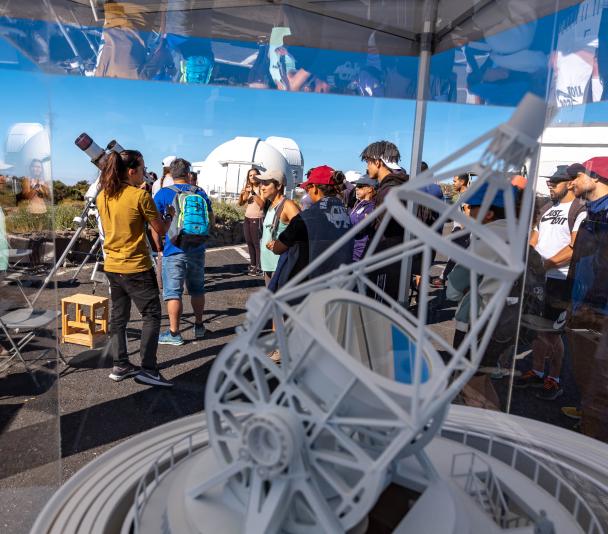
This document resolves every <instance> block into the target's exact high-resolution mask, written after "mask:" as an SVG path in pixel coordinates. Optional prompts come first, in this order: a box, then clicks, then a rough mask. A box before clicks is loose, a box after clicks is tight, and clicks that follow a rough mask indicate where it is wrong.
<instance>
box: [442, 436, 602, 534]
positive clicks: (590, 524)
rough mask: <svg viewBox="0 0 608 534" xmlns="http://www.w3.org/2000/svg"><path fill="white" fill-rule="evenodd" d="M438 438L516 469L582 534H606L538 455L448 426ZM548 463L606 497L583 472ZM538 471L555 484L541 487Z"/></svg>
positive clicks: (515, 445)
mask: <svg viewBox="0 0 608 534" xmlns="http://www.w3.org/2000/svg"><path fill="white" fill-rule="evenodd" d="M441 435H442V437H444V438H446V439H450V440H452V441H457V442H459V443H462V444H464V445H467V446H469V447H473V448H474V449H477V450H478V451H480V452H482V453H484V454H487V455H488V456H491V457H492V458H494V459H496V460H498V461H500V462H502V463H505V464H507V465H509V466H511V468H513V469H515V470H516V471H517V472H519V473H521V474H522V475H524V476H525V477H526V478H528V479H529V480H532V481H533V482H534V483H535V484H537V485H538V486H540V487H541V488H542V489H543V490H545V491H546V492H547V493H549V494H550V495H551V496H552V497H554V498H555V499H557V501H558V502H559V503H560V504H561V505H562V506H563V508H564V509H566V510H567V511H568V512H569V513H570V514H571V515H572V516H573V517H574V519H575V521H576V522H577V524H578V525H579V526H580V527H581V529H582V531H583V532H584V533H585V534H605V530H604V528H603V527H602V526H601V523H600V522H599V520H598V518H597V516H596V514H595V513H594V512H593V510H592V509H591V507H590V506H589V505H588V504H587V501H586V500H585V499H584V498H583V497H582V496H581V495H580V494H579V493H578V491H576V490H575V489H574V487H573V486H572V485H571V484H569V483H568V482H566V480H564V479H563V478H562V477H560V476H559V475H558V474H557V473H556V472H555V471H554V470H552V469H550V468H549V467H548V462H544V461H541V460H538V459H537V458H536V456H537V455H538V456H542V454H540V453H537V452H535V451H533V450H530V449H528V448H526V447H524V446H521V445H519V444H517V443H515V442H513V441H509V440H507V439H502V438H499V437H498V436H494V435H487V434H483V433H481V432H475V431H471V430H463V429H461V428H458V427H454V426H450V425H449V424H446V425H444V426H443V428H442V430H441ZM471 438H472V439H471ZM499 447H500V448H502V451H501V452H502V453H505V451H509V452H507V454H509V455H510V456H509V457H505V455H504V454H500V453H499V451H498V448H499ZM548 461H551V462H553V463H555V464H557V465H560V466H561V467H563V468H564V469H566V470H567V471H571V472H573V473H575V474H577V475H579V476H581V477H583V478H585V480H586V481H587V482H590V483H591V484H593V485H594V486H595V487H596V488H597V489H599V490H600V491H601V492H602V493H604V494H606V493H607V492H606V488H605V487H604V486H603V485H601V484H600V483H599V482H598V481H596V480H594V479H593V478H592V477H590V476H588V475H586V474H585V473H583V472H582V471H579V470H577V469H575V468H573V467H572V466H569V465H567V464H565V463H563V462H560V461H559V460H556V459H550V460H548ZM524 465H527V466H531V469H524V468H523V466H524ZM541 469H542V470H544V471H545V472H546V477H547V478H548V479H549V480H550V479H551V478H553V479H554V480H555V484H548V483H543V482H542V481H541ZM568 493H569V494H570V495H571V496H572V497H571V501H572V505H571V507H570V506H567V505H566V503H565V502H564V500H566V495H567V494H568ZM562 496H564V500H562V499H561V497H562ZM585 516H586V517H585Z"/></svg>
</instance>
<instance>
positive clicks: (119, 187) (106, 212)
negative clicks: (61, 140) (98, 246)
mask: <svg viewBox="0 0 608 534" xmlns="http://www.w3.org/2000/svg"><path fill="white" fill-rule="evenodd" d="M144 173H145V167H144V159H143V156H142V155H141V153H140V152H138V151H137V150H124V151H122V152H120V154H119V153H117V152H111V153H110V154H109V155H108V157H107V160H106V162H105V164H104V167H103V171H102V173H101V179H100V183H99V187H100V193H99V195H98V196H97V209H98V211H99V217H100V219H101V224H102V227H103V231H104V235H105V238H104V244H103V249H104V252H105V260H104V271H105V273H106V275H107V277H108V280H109V281H110V297H111V299H112V315H111V319H110V332H111V340H110V347H111V350H112V357H113V359H114V367H113V369H112V373H111V374H110V378H111V379H112V380H115V381H116V382H120V381H121V380H124V379H125V378H128V377H131V376H134V377H135V381H136V382H139V383H141V384H147V385H151V386H160V387H172V386H173V384H172V383H171V382H169V381H168V380H166V379H165V378H163V377H162V375H161V374H160V372H159V370H158V367H157V364H156V349H157V347H158V333H159V331H160V319H161V306H160V298H159V291H158V284H157V282H156V275H155V274H154V269H153V268H152V258H151V255H150V249H149V247H148V242H147V240H146V223H149V224H150V226H151V227H152V228H153V229H154V230H155V231H156V232H157V233H158V234H160V235H164V234H165V233H166V232H167V230H168V228H169V226H170V224H171V220H170V219H171V215H169V216H168V217H167V219H168V220H163V219H161V217H160V215H159V213H158V211H157V210H156V206H155V205H154V201H153V200H152V197H151V196H150V194H149V193H148V192H147V191H145V190H143V189H140V186H141V185H142V183H143V181H144ZM131 302H133V303H135V306H137V309H138V310H139V312H140V313H141V315H142V319H143V327H142V333H141V347H140V355H141V369H140V368H138V367H136V366H135V365H133V364H132V363H131V362H130V361H129V358H128V356H127V342H126V328H127V323H128V322H129V319H130V317H131Z"/></svg>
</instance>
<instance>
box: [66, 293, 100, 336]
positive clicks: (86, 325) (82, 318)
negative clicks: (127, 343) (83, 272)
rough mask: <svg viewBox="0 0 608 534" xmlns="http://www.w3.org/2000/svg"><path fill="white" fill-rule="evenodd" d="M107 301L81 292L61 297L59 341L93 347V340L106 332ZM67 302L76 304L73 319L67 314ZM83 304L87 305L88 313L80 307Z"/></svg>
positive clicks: (83, 305)
mask: <svg viewBox="0 0 608 534" xmlns="http://www.w3.org/2000/svg"><path fill="white" fill-rule="evenodd" d="M108 301H109V299H107V298H106V297H98V296H95V295H85V294H83V293H78V294H76V295H72V296H71V297H65V298H63V299H61V342H62V343H76V344H77V345H85V346H87V347H90V348H94V346H95V341H97V340H98V339H100V338H102V337H103V338H105V336H106V335H107V333H108ZM69 304H74V305H75V306H76V314H75V317H74V319H72V318H70V316H69V313H68V305H69ZM85 306H88V307H89V310H88V314H86V313H85V311H86V310H84V311H83V309H82V308H83V307H85ZM98 311H101V314H99V315H98V313H97V312H98ZM98 326H99V328H97V327H98Z"/></svg>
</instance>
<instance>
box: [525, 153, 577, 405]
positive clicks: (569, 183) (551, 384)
mask: <svg viewBox="0 0 608 534" xmlns="http://www.w3.org/2000/svg"><path fill="white" fill-rule="evenodd" d="M548 178H549V179H548V180H547V186H548V187H549V195H550V197H551V202H550V203H549V204H548V205H546V206H544V207H543V208H542V209H541V213H540V219H539V222H538V225H537V226H536V227H535V228H534V229H533V231H532V235H531V237H530V244H531V245H532V246H533V247H534V248H535V250H536V251H537V252H538V253H539V254H540V255H541V256H542V258H543V262H544V267H545V271H546V276H547V280H546V287H545V309H544V314H543V316H544V318H545V319H548V322H549V323H550V327H549V328H548V329H546V330H541V331H539V332H538V333H537V336H536V339H535V340H534V342H533V344H532V369H531V370H530V371H528V372H526V373H524V374H523V375H522V377H521V378H520V379H518V380H517V381H516V383H515V386H516V387H520V388H526V387H538V388H542V391H541V392H539V393H538V394H537V395H536V396H537V397H538V398H539V399H543V400H555V399H556V398H557V397H559V396H560V395H562V394H563V389H562V388H561V385H560V379H559V377H560V373H561V367H562V360H563V358H564V342H563V339H562V332H563V327H564V324H565V322H566V309H567V308H568V304H569V301H570V295H569V291H568V283H567V281H566V278H567V276H568V268H569V266H570V259H571V258H572V249H573V247H574V240H575V239H576V233H577V232H578V229H579V227H580V225H581V223H582V222H583V221H584V220H585V218H586V217H587V212H586V211H585V204H584V202H582V201H581V200H579V199H577V198H576V197H575V196H574V189H573V179H574V177H573V176H572V175H571V173H569V172H568V166H567V165H559V166H558V167H557V170H556V172H555V173H554V174H553V175H552V176H549V177H548ZM547 360H548V362H547ZM545 363H548V373H545Z"/></svg>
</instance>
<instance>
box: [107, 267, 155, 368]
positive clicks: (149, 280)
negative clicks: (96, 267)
mask: <svg viewBox="0 0 608 534" xmlns="http://www.w3.org/2000/svg"><path fill="white" fill-rule="evenodd" d="M106 276H107V277H108V280H109V281H110V298H111V299H112V313H111V316H110V335H111V339H110V349H111V351H112V357H113V359H114V365H126V364H127V363H128V362H129V357H128V355H127V335H126V334H127V323H128V322H129V319H130V318H131V301H133V302H134V303H135V306H137V309H138V310H139V313H141V316H142V319H143V327H142V330H141V345H140V355H141V366H142V367H143V368H144V369H148V370H156V368H157V366H156V349H157V348H158V334H159V332H160V319H161V307H160V297H159V291H158V284H157V282H156V274H154V269H150V270H149V271H144V272H142V273H134V274H119V273H108V272H106Z"/></svg>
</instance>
